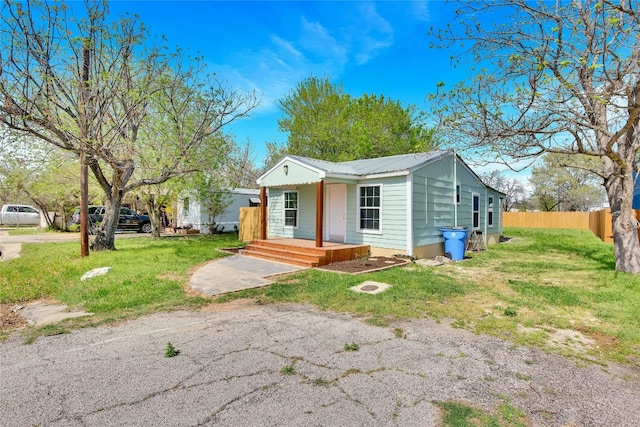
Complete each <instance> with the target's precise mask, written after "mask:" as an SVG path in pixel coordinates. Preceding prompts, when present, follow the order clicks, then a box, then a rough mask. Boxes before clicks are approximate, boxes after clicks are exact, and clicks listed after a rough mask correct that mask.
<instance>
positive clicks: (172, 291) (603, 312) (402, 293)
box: [0, 229, 640, 362]
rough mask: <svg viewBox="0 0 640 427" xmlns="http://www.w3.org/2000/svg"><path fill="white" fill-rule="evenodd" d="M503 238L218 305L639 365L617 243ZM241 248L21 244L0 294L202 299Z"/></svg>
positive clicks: (138, 305) (523, 233)
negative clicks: (457, 332)
mask: <svg viewBox="0 0 640 427" xmlns="http://www.w3.org/2000/svg"><path fill="white" fill-rule="evenodd" d="M505 235H507V236H509V237H513V239H512V240H511V241H509V242H507V243H502V244H498V245H492V246H490V248H489V250H488V251H483V252H480V253H472V254H470V255H471V259H466V260H464V261H461V262H455V263H449V264H447V265H444V266H440V267H428V268H424V267H420V266H417V265H409V266H407V267H405V268H394V269H390V270H385V271H380V272H376V273H370V274H365V275H358V276H352V275H345V274H338V273H332V272H328V271H321V270H307V271H303V272H300V273H296V274H293V275H288V276H284V277H281V278H280V279H279V280H278V282H277V283H275V284H273V285H271V286H269V287H266V288H260V289H254V290H248V291H243V292H238V293H234V294H229V295H225V296H222V297H219V298H217V299H216V300H215V302H216V303H222V302H226V301H230V300H233V299H239V298H252V299H254V300H255V302H256V303H258V304H264V303H269V302H305V303H310V304H314V305H317V306H318V307H320V308H323V309H329V310H335V311H339V312H348V313H353V314H355V315H358V316H362V317H363V318H364V319H365V320H366V321H367V322H369V323H371V324H373V325H378V326H383V327H392V328H394V329H395V330H396V331H397V329H398V328H397V327H396V326H395V325H394V321H395V320H398V319H407V318H420V317H431V318H435V319H443V318H451V319H454V320H455V323H454V325H456V326H458V327H463V328H467V329H469V330H471V331H474V332H477V333H483V334H490V335H495V336H498V337H501V338H504V339H508V340H510V341H512V342H514V343H515V344H516V345H535V346H540V347H542V348H544V349H548V350H549V351H558V352H560V353H563V354H570V355H573V356H576V355H577V356H578V357H579V358H584V359H587V360H596V361H597V360H600V361H602V360H615V361H621V362H624V361H630V360H632V359H633V358H635V360H636V361H637V358H638V357H639V356H640V316H638V314H637V313H638V307H640V275H632V274H625V273H618V272H615V271H614V266H615V262H614V254H613V247H612V246H611V245H610V244H605V243H602V242H601V241H600V240H599V239H598V238H596V237H595V236H594V235H593V234H592V233H591V232H589V231H579V230H526V229H506V230H505ZM238 245H240V242H238V241H236V240H235V235H222V236H219V235H216V236H193V237H192V236H190V237H189V238H188V239H185V238H175V237H171V238H161V239H151V238H146V237H141V238H135V239H122V240H118V241H117V247H118V250H117V251H115V252H99V253H93V252H92V253H91V255H90V256H89V257H88V258H84V259H83V258H80V257H79V255H78V254H79V249H78V243H77V242H72V243H47V244H31V245H23V252H22V257H21V258H18V259H15V260H11V261H7V262H4V263H0V302H2V303H23V302H26V301H29V300H34V299H43V298H48V299H53V300H58V301H61V302H63V303H65V304H67V305H69V306H71V307H78V308H83V309H85V310H87V311H91V312H94V313H96V316H92V317H91V318H84V319H74V320H70V321H68V322H65V324H70V325H86V324H96V323H98V322H104V321H111V320H117V319H122V318H127V317H133V316H139V315H142V314H146V313H151V312H154V311H159V310H173V309H178V308H189V307H198V306H202V305H204V304H209V303H211V301H210V300H208V299H205V298H201V297H197V296H193V295H190V294H189V293H187V292H186V291H185V285H186V284H187V283H188V280H189V275H190V272H191V271H192V270H193V268H195V267H196V266H198V265H201V264H203V263H205V262H207V261H209V260H212V259H214V258H217V257H220V256H224V253H222V252H220V251H218V250H217V249H218V248H221V247H232V246H238ZM104 266H109V267H112V271H111V272H110V273H109V274H108V275H106V276H102V277H98V278H95V279H91V280H88V281H84V282H80V280H79V279H80V277H81V276H82V274H84V273H85V272H86V271H88V270H90V269H92V268H96V267H104ZM364 280H375V281H378V282H385V283H388V284H390V285H392V286H391V288H390V289H388V290H387V291H385V292H382V293H380V294H375V295H370V294H361V293H355V292H352V291H350V290H349V288H350V287H352V286H355V285H357V284H360V283H361V282H363V281H364ZM559 332H563V333H564V335H562V336H558V335H557V334H558V333H559ZM398 333H400V334H401V333H402V331H399V332H398Z"/></svg>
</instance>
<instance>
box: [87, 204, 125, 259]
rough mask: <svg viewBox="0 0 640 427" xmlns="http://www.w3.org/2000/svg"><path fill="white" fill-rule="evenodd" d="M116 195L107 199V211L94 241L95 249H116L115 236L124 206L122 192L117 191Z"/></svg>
mask: <svg viewBox="0 0 640 427" xmlns="http://www.w3.org/2000/svg"><path fill="white" fill-rule="evenodd" d="M115 193H116V195H115V197H112V198H111V199H107V203H105V213H104V217H103V218H102V223H101V224H100V227H97V228H98V230H97V232H96V238H95V240H94V242H93V245H92V249H93V250H94V251H115V250H116V244H115V240H116V239H115V237H116V230H117V228H118V221H119V219H120V207H121V206H122V194H121V193H120V192H115ZM112 196H113V195H112Z"/></svg>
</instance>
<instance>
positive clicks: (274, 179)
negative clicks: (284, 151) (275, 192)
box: [260, 160, 320, 187]
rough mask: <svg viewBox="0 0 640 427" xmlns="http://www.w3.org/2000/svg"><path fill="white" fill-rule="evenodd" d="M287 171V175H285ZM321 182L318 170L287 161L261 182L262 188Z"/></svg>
mask: <svg viewBox="0 0 640 427" xmlns="http://www.w3.org/2000/svg"><path fill="white" fill-rule="evenodd" d="M285 169H286V173H285ZM319 180H320V178H319V173H318V171H316V170H313V169H310V168H308V167H306V166H303V165H300V164H298V163H296V162H294V161H291V160H287V161H285V162H284V163H283V164H281V165H280V166H278V167H277V168H275V169H273V170H272V171H271V173H269V174H268V175H266V176H265V177H264V178H263V180H262V181H261V182H260V185H261V186H262V187H278V186H287V185H298V184H310V183H314V182H318V181H319Z"/></svg>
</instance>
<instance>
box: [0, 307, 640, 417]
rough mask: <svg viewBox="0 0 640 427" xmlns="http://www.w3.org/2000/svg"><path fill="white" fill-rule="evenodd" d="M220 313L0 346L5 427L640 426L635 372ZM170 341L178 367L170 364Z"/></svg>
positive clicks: (489, 343) (436, 326)
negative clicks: (492, 418)
mask: <svg viewBox="0 0 640 427" xmlns="http://www.w3.org/2000/svg"><path fill="white" fill-rule="evenodd" d="M212 307H214V309H213V310H215V311H197V312H174V313H164V314H156V315H151V316H147V317H144V318H140V319H136V320H133V321H129V322H126V323H124V324H121V325H118V326H109V327H107V326H105V327H98V328H87V329H83V330H78V331H75V332H73V333H70V334H66V335H57V336H50V337H43V338H39V339H38V340H37V341H36V342H35V343H34V344H31V345H24V344H22V338H21V337H20V336H18V335H17V334H14V335H13V336H12V337H11V338H10V339H9V340H7V341H5V342H3V343H0V365H1V368H0V379H1V388H0V417H1V418H0V420H2V424H3V425H5V426H27V425H52V426H159V425H168V426H213V425H215V426H240V425H242V426H246V425H278V426H302V425H304V426H308V425H318V426H319V425H325V426H332V425H341V426H372V425H398V426H411V425H416V426H418V425H419V426H432V425H437V423H438V417H439V412H438V409H437V406H436V405H435V404H434V402H441V401H452V400H453V401H459V402H463V403H467V404H470V405H473V406H475V407H478V408H482V409H484V410H489V411H496V410H497V408H498V406H499V405H500V404H502V403H504V402H509V403H510V404H511V405H513V406H516V407H518V408H520V409H521V410H522V411H523V412H524V413H525V414H526V415H527V419H528V421H529V423H530V425H534V426H538V425H540V426H618V427H619V426H638V425H640V395H639V393H640V382H639V375H638V372H637V371H632V370H630V369H627V368H623V367H616V366H609V367H608V368H606V369H605V368H603V367H601V366H597V365H588V366H583V367H577V366H576V364H575V363H574V362H572V361H569V360H567V359H564V358H562V357H559V356H555V355H547V354H545V353H544V352H542V351H539V350H536V349H529V348H526V347H514V346H512V344H510V343H507V342H503V341H501V340H499V339H496V338H491V337H486V336H478V335H474V334H472V333H470V332H467V331H465V330H461V329H454V328H451V327H450V326H448V325H447V324H446V322H443V323H436V322H434V321H431V320H417V321H411V322H403V323H399V324H396V325H393V327H394V328H401V329H402V330H403V332H404V336H402V337H397V336H396V334H395V333H394V330H393V329H392V328H381V327H374V326H369V325H366V324H364V323H363V322H362V321H361V320H360V319H356V318H352V317H349V316H346V315H340V314H336V313H333V312H327V311H319V310H317V309H315V308H312V307H309V306H302V305H266V306H257V305H254V304H253V303H247V302H244V303H243V302H240V303H233V304H231V306H229V305H226V306H218V305H213V306H212ZM168 342H171V343H172V344H173V345H174V347H175V348H176V349H178V350H180V354H179V355H178V356H176V357H173V358H165V357H164V352H165V349H166V347H167V343H168ZM346 343H356V344H358V345H359V347H360V348H359V350H358V351H345V344H346ZM286 367H289V368H286ZM283 368H285V369H284V372H283Z"/></svg>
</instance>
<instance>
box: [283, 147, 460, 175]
mask: <svg viewBox="0 0 640 427" xmlns="http://www.w3.org/2000/svg"><path fill="white" fill-rule="evenodd" d="M452 153H453V151H450V150H447V151H442V150H433V151H430V152H428V153H413V154H401V155H397V156H389V157H378V158H375V159H363V160H352V161H349V162H340V163H334V162H328V161H326V160H318V159H311V158H308V157H301V156H293V155H288V156H287V157H290V158H292V159H295V160H297V161H299V162H300V163H303V164H306V165H308V166H311V167H313V168H316V169H320V170H323V171H325V172H326V173H327V175H334V174H335V175H353V176H363V175H378V174H385V173H394V172H405V171H412V170H414V169H416V168H418V167H421V166H423V165H424V164H426V163H429V162H431V161H433V160H436V159H439V158H441V157H445V156H447V155H449V154H452Z"/></svg>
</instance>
